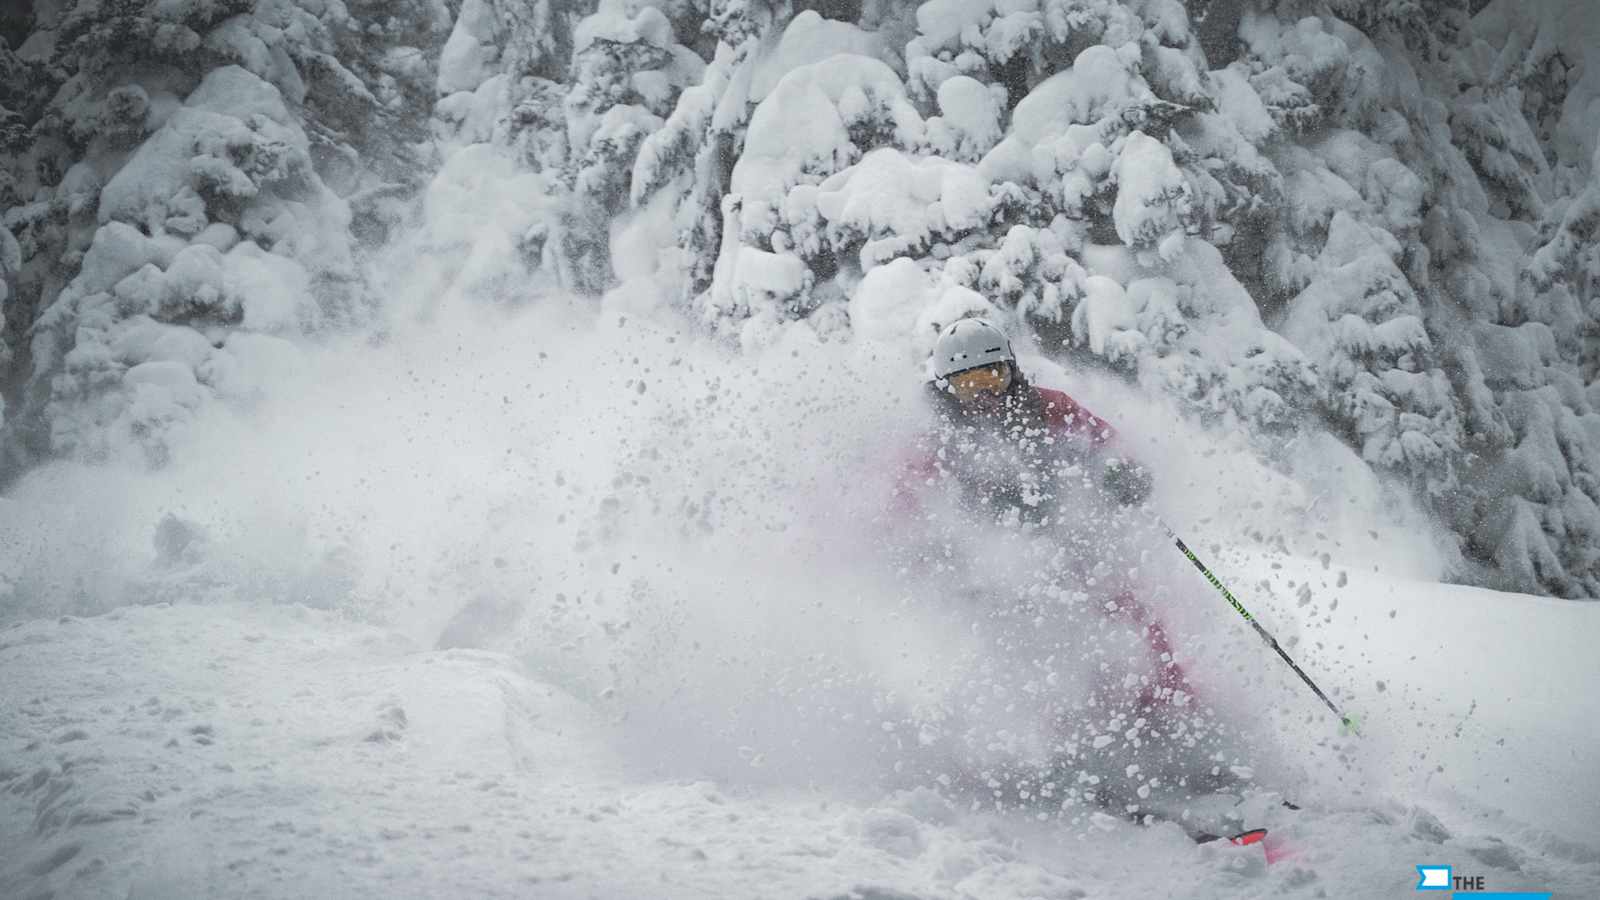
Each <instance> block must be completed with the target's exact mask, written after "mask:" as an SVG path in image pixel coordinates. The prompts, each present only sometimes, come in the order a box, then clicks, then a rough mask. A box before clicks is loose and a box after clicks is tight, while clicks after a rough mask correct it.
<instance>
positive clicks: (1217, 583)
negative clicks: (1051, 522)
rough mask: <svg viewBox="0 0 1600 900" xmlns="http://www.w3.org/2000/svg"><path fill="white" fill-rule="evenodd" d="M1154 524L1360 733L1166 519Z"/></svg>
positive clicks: (1351, 725)
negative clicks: (1158, 526)
mask: <svg viewBox="0 0 1600 900" xmlns="http://www.w3.org/2000/svg"><path fill="white" fill-rule="evenodd" d="M1156 524H1158V525H1160V526H1161V528H1162V529H1163V530H1164V531H1166V533H1167V537H1169V538H1172V541H1173V543H1175V544H1177V545H1178V549H1179V550H1182V551H1183V555H1184V556H1187V557H1189V561H1190V562H1192V563H1194V567H1195V568H1197V569H1199V570H1200V574H1201V575H1204V576H1205V577H1206V580H1207V581H1209V582H1211V586H1212V587H1214V588H1216V589H1217V590H1218V591H1221V592H1222V598H1223V599H1224V600H1227V601H1228V605H1229V606H1232V607H1233V611H1234V612H1236V613H1238V614H1239V615H1241V616H1243V617H1244V620H1245V621H1246V622H1249V623H1250V627H1251V628H1254V629H1255V630H1256V634H1257V635H1258V636H1260V638H1261V640H1263V641H1265V642H1266V644H1267V646H1269V647H1271V648H1272V649H1273V650H1275V651H1277V653H1278V655H1279V656H1281V657H1283V661H1284V662H1286V663H1288V664H1289V668H1291V669H1293V670H1294V673H1295V674H1296V675H1299V676H1300V680H1301V681H1304V682H1305V683H1306V686H1307V687H1309V688H1311V690H1312V691H1313V692H1314V693H1316V695H1317V698H1318V699H1320V700H1321V701H1322V702H1323V703H1325V704H1327V706H1328V708H1329V709H1331V710H1333V714H1334V715H1336V716H1338V717H1339V721H1340V722H1343V723H1344V727H1346V728H1348V729H1350V731H1351V732H1352V733H1354V734H1360V733H1361V731H1360V730H1359V729H1358V728H1357V727H1356V720H1355V718H1354V717H1353V716H1347V715H1345V714H1344V713H1342V712H1340V711H1339V707H1337V706H1335V705H1334V704H1333V701H1332V700H1329V699H1328V695H1327V694H1324V693H1323V692H1322V688H1319V687H1317V683H1316V682H1315V681H1312V680H1311V676H1310V675H1307V674H1306V673H1305V671H1304V670H1302V669H1301V668H1300V666H1299V665H1297V664H1296V663H1295V661H1294V660H1293V659H1290V658H1289V654H1288V653H1287V652H1285V651H1284V649H1283V647H1282V646H1280V645H1279V644H1278V640H1277V638H1274V637H1273V636H1272V635H1271V634H1269V633H1267V629H1265V628H1263V627H1261V623H1260V622H1257V621H1256V617H1255V616H1252V615H1250V611H1249V610H1247V609H1245V608H1244V604H1243V603H1240V602H1239V601H1238V599H1237V598H1235V597H1234V596H1233V592H1231V591H1229V590H1228V589H1227V588H1226V587H1224V586H1223V584H1222V582H1221V581H1219V580H1217V576H1215V575H1213V574H1211V570H1210V569H1208V568H1206V564H1205V563H1203V562H1201V561H1200V557H1198V556H1195V555H1194V551H1193V550H1190V549H1189V545H1188V544H1185V543H1184V542H1183V538H1180V537H1178V535H1177V533H1176V532H1174V531H1173V530H1172V526H1170V525H1168V524H1167V523H1166V521H1165V520H1163V519H1161V518H1160V517H1159V516H1158V517H1157V518H1156Z"/></svg>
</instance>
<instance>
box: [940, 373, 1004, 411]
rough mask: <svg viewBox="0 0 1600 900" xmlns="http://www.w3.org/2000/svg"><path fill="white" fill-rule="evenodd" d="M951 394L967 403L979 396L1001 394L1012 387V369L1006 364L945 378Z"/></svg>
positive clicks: (951, 374)
mask: <svg viewBox="0 0 1600 900" xmlns="http://www.w3.org/2000/svg"><path fill="white" fill-rule="evenodd" d="M945 381H946V382H947V383H949V385H950V391H951V393H953V394H955V395H956V399H957V400H960V401H961V402H963V403H966V402H968V401H970V400H972V399H974V398H976V397H977V396H978V395H979V394H1001V393H1004V392H1005V389H1006V388H1008V387H1010V386H1011V367H1010V366H1009V365H1007V364H1005V363H996V364H995V365H992V366H979V367H977V368H975V369H964V370H962V371H960V372H952V373H950V374H949V375H947V376H945Z"/></svg>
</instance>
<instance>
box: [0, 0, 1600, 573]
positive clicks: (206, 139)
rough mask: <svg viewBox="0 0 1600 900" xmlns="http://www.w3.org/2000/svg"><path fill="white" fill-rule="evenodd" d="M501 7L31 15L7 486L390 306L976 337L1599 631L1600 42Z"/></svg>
mask: <svg viewBox="0 0 1600 900" xmlns="http://www.w3.org/2000/svg"><path fill="white" fill-rule="evenodd" d="M1473 5H1474V6H1480V5H1481V4H1473ZM503 7H504V8H502V5H496V3H494V2H492V0H471V2H464V3H463V4H461V5H460V7H459V8H457V6H456V5H455V4H453V3H451V4H447V3H445V2H442V0H441V2H433V3H430V2H426V0H416V2H412V3H407V4H402V5H396V4H393V3H382V4H378V3H374V4H370V5H363V4H360V3H355V4H345V3H320V2H311V3H304V4H296V3H291V2H269V3H228V2H209V0H196V2H163V3H146V4H140V3H122V4H106V3H102V2H89V0H85V2H79V3H65V2H55V3H52V2H46V3H38V4H34V5H33V6H32V7H31V9H30V8H28V7H22V10H23V11H22V12H18V13H13V14H12V15H11V16H10V17H9V18H8V19H7V20H6V22H5V25H6V29H7V35H6V37H7V40H6V46H4V47H3V48H0V68H3V69H4V71H5V73H6V77H5V79H4V88H3V91H4V94H3V96H0V103H3V109H4V122H5V146H4V156H3V157H0V159H3V160H4V166H3V175H0V205H3V207H4V209H5V220H4V221H5V225H6V229H5V232H6V233H5V234H4V235H0V242H3V245H0V249H3V252H0V272H3V274H4V278H5V289H4V290H5V293H4V295H3V297H4V300H3V302H4V311H5V315H4V321H5V329H4V331H3V332H0V341H3V344H0V364H3V365H4V373H5V374H4V379H3V381H0V384H3V387H4V391H3V393H4V399H5V412H4V415H5V420H4V432H3V435H4V447H5V472H6V476H7V479H8V480H10V481H15V479H16V478H18V477H19V476H20V475H21V474H22V473H24V472H26V471H27V470H28V469H29V468H31V467H33V466H37V465H39V464H40V463H42V462H45V461H48V460H53V459H61V458H67V459H78V460H86V461H100V460H105V459H108V458H113V457H123V456H126V455H129V454H134V453H137V454H142V455H143V457H144V459H145V460H146V461H147V462H148V463H150V464H151V465H161V464H163V463H164V462H165V461H166V460H167V459H168V456H169V454H170V453H171V452H172V443H171V435H172V433H173V432H174V430H175V429H182V428H183V427H184V425H185V424H186V423H188V422H190V421H192V420H193V419H194V418H195V417H196V416H197V415H201V414H202V411H203V410H204V409H206V408H207V407H209V406H212V405H214V404H224V405H229V404H232V405H237V404H240V403H242V402H246V401H247V400H248V398H249V397H250V396H251V395H252V393H253V392H255V391H258V390H260V389H262V387H263V385H264V384H266V383H268V382H270V380H271V376H270V375H269V374H267V373H269V372H270V371H271V366H272V363H271V362H270V361H271V360H275V359H281V358H282V357H284V356H286V355H288V356H292V354H294V353H295V352H296V349H298V348H302V347H305V346H307V345H310V344H316V343H319V342H326V341H327V340H329V338H330V337H331V336H333V335H339V334H349V333H352V332H368V333H381V332H382V330H383V329H384V328H385V325H386V323H387V322H388V321H389V320H392V319H393V318H394V317H396V316H398V315H403V314H404V313H402V312H401V310H402V309H406V308H408V307H406V306H405V305H404V304H403V303H401V302H400V301H401V299H402V298H404V297H410V298H414V301H413V302H414V303H423V304H433V303H439V302H443V300H442V298H446V297H456V296H461V297H466V298H470V299H471V300H472V301H474V302H478V303H481V304H483V305H485V306H503V305H522V304H538V303H540V302H541V300H542V299H544V298H546V297H549V296H551V295H553V294H558V293H559V294H562V295H576V296H580V297H586V298H590V300H591V301H592V303H593V305H594V306H595V307H597V308H605V309H613V308H614V309H619V310H651V309H657V308H670V309H673V310H677V311H679V312H680V313H681V314H682V315H684V316H685V317H687V318H689V319H691V320H692V321H695V322H697V323H699V324H700V326H701V327H703V328H705V329H706V330H708V331H709V332H711V333H714V334H716V335H719V336H722V337H724V338H725V339H726V340H727V341H729V342H732V343H737V344H738V345H740V346H742V347H743V348H745V349H746V350H748V349H750V348H751V347H754V346H758V345H762V344H764V343H767V342H771V341H772V340H774V339H775V335H777V334H779V333H780V332H782V331H783V330H784V329H786V328H791V327H795V326H794V323H796V322H799V323H804V325H803V327H806V328H808V329H810V330H812V331H813V332H814V333H815V335H816V336H817V338H818V339H819V340H822V341H848V340H861V339H871V340H877V341H882V342H884V343H887V344H893V345H900V346H903V347H904V348H905V352H906V355H907V359H908V360H912V359H914V357H915V356H916V355H917V354H918V353H919V352H926V350H927V347H928V345H929V344H930V342H931V340H932V336H933V333H934V328H933V325H934V324H935V323H940V322H947V321H949V320H951V319H953V318H955V317H958V316H961V315H963V314H969V313H972V312H976V311H982V312H985V313H988V314H992V315H997V316H999V317H1000V318H1002V319H1004V320H1005V321H1007V322H1010V323H1013V324H1014V325H1015V326H1016V328H1017V329H1018V330H1019V332H1020V333H1022V334H1025V335H1026V336H1027V338H1026V339H1027V341H1028V343H1029V345H1030V346H1031V348H1032V349H1033V350H1034V351H1035V352H1037V353H1039V354H1041V355H1044V356H1046V357H1049V358H1051V359H1055V360H1058V361H1061V362H1062V363H1063V364H1065V365H1068V366H1071V367H1085V368H1094V369H1098V370H1105V371H1109V372H1112V373H1115V374H1116V376H1118V377H1119V378H1121V379H1124V380H1126V381H1127V382H1128V383H1130V384H1134V385H1137V386H1138V387H1139V388H1140V389H1141V390H1142V391H1145V392H1147V393H1149V394H1151V395H1155V396H1161V397H1164V398H1167V399H1168V400H1170V403H1171V409H1172V410H1173V413H1174V414H1176V415H1182V416H1185V417H1187V418H1188V419H1189V420H1191V421H1193V422H1196V423H1200V424H1202V425H1204V426H1205V427H1210V428H1221V429H1245V430H1248V431H1249V433H1250V434H1251V435H1252V436H1253V437H1254V442H1253V443H1252V445H1251V452H1254V453H1257V454H1259V455H1260V456H1261V458H1262V459H1264V460H1266V461H1268V463H1269V464H1271V465H1275V466H1278V467H1279V468H1285V467H1289V466H1292V465H1293V460H1292V457H1294V456H1295V454H1296V453H1298V452H1300V450H1299V448H1301V447H1303V446H1304V445H1305V443H1306V442H1308V441H1316V440H1320V439H1322V437H1323V436H1324V435H1326V436H1331V437H1332V438H1334V439H1336V440H1337V441H1338V442H1339V443H1341V444H1343V445H1344V446H1347V447H1349V448H1350V449H1351V450H1352V451H1353V452H1354V454H1355V455H1356V456H1357V457H1358V458H1359V460H1360V465H1363V466H1365V467H1367V468H1369V469H1370V470H1371V472H1372V473H1373V476H1374V477H1375V478H1377V479H1378V480H1379V481H1381V483H1382V484H1383V490H1384V491H1385V492H1386V493H1389V494H1392V495H1393V497H1394V498H1395V502H1411V503H1415V504H1417V505H1419V506H1420V507H1421V508H1422V509H1424V510H1426V511H1427V512H1428V513H1430V514H1431V515H1432V516H1434V517H1436V519H1437V520H1438V521H1439V522H1441V523H1443V524H1444V526H1445V527H1446V528H1447V529H1448V531H1449V533H1450V535H1451V538H1450V540H1448V541H1447V542H1446V546H1445V547H1443V548H1442V549H1443V551H1444V552H1445V553H1446V554H1447V556H1448V557H1449V559H1448V563H1447V567H1446V573H1445V574H1446V575H1447V577H1449V578H1451V579H1453V580H1460V581H1464V582H1467V583H1478V584H1485V585H1490V586H1495V587H1501V588H1505V589H1511V590H1518V591H1526V592H1534V593H1548V594H1553V595H1557V596H1563V597H1594V596H1596V595H1597V594H1600V507H1597V504H1600V472H1597V467H1600V418H1597V417H1596V416H1597V412H1596V408H1595V404H1596V403H1597V402H1600V393H1597V392H1600V388H1597V387H1596V386H1595V385H1596V383H1597V378H1600V356H1597V353H1600V351H1597V348H1600V333H1597V330H1596V329H1597V324H1596V323H1597V321H1600V310H1597V307H1596V305H1595V304H1596V302H1597V300H1596V287H1595V278H1596V273H1597V271H1600V270H1597V268H1596V267H1597V265H1600V263H1597V257H1596V246H1595V241H1594V229H1595V223H1596V221H1597V217H1600V212H1597V209H1600V205H1597V204H1600V200H1597V195H1596V190H1595V188H1594V183H1595V182H1594V179H1593V177H1592V174H1593V166H1594V154H1595V151H1596V127H1595V125H1594V121H1595V110H1596V103H1597V102H1600V71H1595V70H1593V69H1592V68H1591V67H1590V66H1589V60H1590V58H1591V54H1592V53H1594V52H1596V47H1597V36H1596V32H1597V29H1600V25H1597V24H1596V22H1595V20H1594V17H1593V16H1592V15H1590V14H1589V10H1588V8H1587V7H1586V5H1585V4H1583V3H1570V4H1558V3H1540V4H1532V5H1530V6H1527V7H1526V8H1524V7H1523V5H1520V4H1512V3H1495V4H1490V5H1488V6H1487V7H1485V8H1483V9H1477V10H1471V9H1466V8H1463V7H1462V5H1461V4H1452V3H1444V2H1412V0H1383V2H1353V0H1352V2H1335V3H1332V4H1328V3H1293V2H1283V3H1259V2H1229V0H1214V2H1210V3H1195V4H1192V5H1191V8H1189V9H1185V7H1184V6H1183V4H1180V3H1178V2H1176V0H1168V2H1130V3H1122V2H1114V0H1046V2H1037V0H1017V2H996V3H970V2H956V0H949V2H929V3H921V4H918V3H913V2H893V0H866V2H848V0H839V2H831V3H830V2H818V3H795V4H792V5H791V4H790V3H765V2H759V0H728V2H705V0H662V2H636V0H627V2H604V3H601V4H599V5H598V7H597V8H596V7H595V5H594V4H592V3H591V4H585V3H582V2H578V3H556V2H549V0H534V2H527V0H521V2H510V3H505V4H503ZM397 257H398V258H400V259H404V260H406V261H407V262H406V263H404V264H397V263H396V259H397ZM908 364H909V363H908Z"/></svg>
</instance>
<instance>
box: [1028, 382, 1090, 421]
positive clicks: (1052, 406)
mask: <svg viewBox="0 0 1600 900" xmlns="http://www.w3.org/2000/svg"><path fill="white" fill-rule="evenodd" d="M1033 392H1034V394H1036V395H1037V396H1038V398H1039V402H1041V403H1043V404H1044V409H1045V412H1046V413H1047V414H1049V415H1052V416H1059V415H1065V414H1067V413H1072V412H1077V411H1078V409H1079V406H1078V401H1076V400H1074V399H1072V395H1070V394H1068V393H1067V392H1066V391H1058V390H1056V389H1055V388H1047V387H1040V386H1038V385H1033Z"/></svg>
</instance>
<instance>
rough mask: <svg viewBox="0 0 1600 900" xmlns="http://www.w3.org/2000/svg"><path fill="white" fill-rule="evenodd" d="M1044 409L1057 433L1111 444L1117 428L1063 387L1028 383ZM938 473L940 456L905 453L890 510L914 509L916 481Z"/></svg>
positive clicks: (899, 512)
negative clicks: (1058, 389) (1062, 389)
mask: <svg viewBox="0 0 1600 900" xmlns="http://www.w3.org/2000/svg"><path fill="white" fill-rule="evenodd" d="M1031 387H1032V390H1033V391H1034V393H1035V394H1036V395H1037V396H1038V397H1039V400H1040V403H1041V406H1042V407H1043V409H1044V420H1045V424H1046V425H1047V426H1048V427H1049V428H1050V430H1051V433H1052V434H1053V435H1055V436H1057V437H1065V438H1067V439H1069V440H1074V441H1080V442H1082V443H1084V444H1087V445H1088V446H1089V447H1093V448H1095V449H1103V448H1106V447H1108V446H1110V445H1112V444H1113V443H1114V442H1115V440H1116V437H1117V430H1116V429H1115V428H1112V427H1111V423H1109V422H1107V421H1106V420H1105V419H1102V418H1100V417H1099V416H1097V415H1095V414H1094V413H1092V412H1090V411H1089V410H1088V409H1086V408H1084V407H1083V405H1081V404H1080V403H1078V401H1076V400H1074V399H1072V397H1071V396H1069V395H1068V394H1066V393H1065V392H1062V391H1057V390H1051V389H1050V388H1043V387H1038V386H1031ZM938 474H939V459H938V457H937V456H935V455H934V454H933V453H932V452H931V451H926V450H924V451H920V452H917V453H913V454H908V455H907V457H906V458H905V460H904V463H903V465H902V466H901V471H900V477H899V479H898V480H897V481H896V482H895V488H894V497H893V500H892V502H891V504H890V511H891V512H892V513H894V514H896V515H906V514H909V513H911V512H913V511H914V510H915V509H916V506H917V501H916V496H915V485H917V484H926V483H927V482H928V481H930V480H931V479H933V478H936V477H937V476H938Z"/></svg>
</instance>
